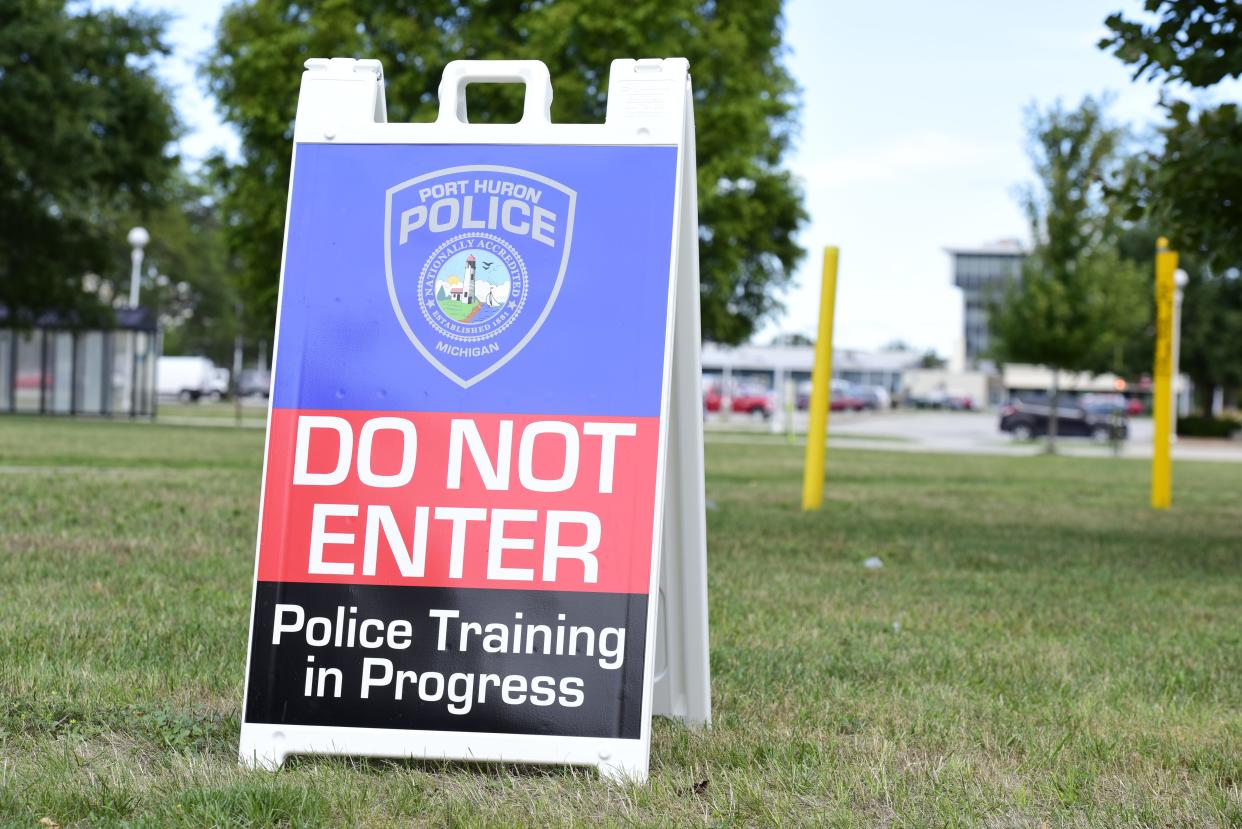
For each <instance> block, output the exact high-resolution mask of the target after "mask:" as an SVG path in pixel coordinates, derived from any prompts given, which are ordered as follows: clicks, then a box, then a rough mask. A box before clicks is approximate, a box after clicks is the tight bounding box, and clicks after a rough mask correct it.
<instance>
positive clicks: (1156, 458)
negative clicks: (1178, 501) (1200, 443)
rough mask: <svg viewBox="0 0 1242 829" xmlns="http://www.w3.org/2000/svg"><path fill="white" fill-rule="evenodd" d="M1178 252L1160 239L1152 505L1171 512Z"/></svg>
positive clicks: (1157, 285)
mask: <svg viewBox="0 0 1242 829" xmlns="http://www.w3.org/2000/svg"><path fill="white" fill-rule="evenodd" d="M1176 270H1177V252H1176V251H1172V250H1169V240H1168V239H1166V238H1164V237H1163V236H1161V237H1160V238H1159V239H1157V240H1156V360H1155V366H1154V370H1153V371H1152V379H1153V380H1154V381H1155V386H1156V389H1155V402H1154V405H1153V406H1152V410H1151V415H1152V420H1153V421H1155V439H1154V440H1155V443H1154V445H1153V446H1152V454H1151V505H1152V507H1154V508H1155V509H1168V508H1169V505H1170V504H1172V503H1173V460H1172V457H1171V455H1170V452H1171V443H1172V434H1173V295H1174V293H1175V292H1176V290H1177V287H1176V286H1175V285H1174V279H1173V272H1174V271H1176Z"/></svg>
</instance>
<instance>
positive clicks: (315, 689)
mask: <svg viewBox="0 0 1242 829" xmlns="http://www.w3.org/2000/svg"><path fill="white" fill-rule="evenodd" d="M478 83H521V84H525V108H524V114H523V116H522V119H521V121H519V122H518V123H516V124H470V123H469V122H468V118H467V106H466V90H467V85H468V84H478ZM551 99H552V88H551V84H550V82H549V78H548V71H547V68H546V67H545V66H544V65H543V64H542V63H541V62H539V61H455V62H453V63H451V64H449V65H448V67H447V68H446V69H445V72H444V76H443V80H442V82H441V85H440V113H439V118H438V119H437V120H436V121H435V122H434V123H425V124H419V123H387V117H386V107H385V100H384V82H383V72H382V69H381V66H380V64H379V62H378V61H372V60H357V61H356V60H348V59H336V58H334V59H332V60H311V61H307V64H306V72H305V73H304V74H303V76H302V88H301V94H300V97H299V100H298V110H297V122H296V128H295V134H294V156H293V157H294V163H293V172H292V178H291V182H290V193H289V212H288V216H287V219H286V229H285V247H284V258H283V262H282V266H281V288H280V309H279V316H278V321H277V334H276V356H275V365H274V372H275V374H274V382H273V389H272V398H271V401H272V402H271V410H270V416H269V421H268V435H267V446H266V459H265V465H264V478H263V495H262V499H261V505H260V518H259V532H258V543H257V548H258V549H257V554H256V569H255V585H254V599H253V610H252V617H251V627H250V645H249V658H248V665H247V672H246V696H245V703H244V711H243V717H242V728H241V745H240V755H241V759H242V762H244V763H247V764H252V765H260V766H265V767H273V766H276V765H279V764H280V763H281V762H283V760H284V758H285V757H286V756H287V755H289V754H300V753H333V754H358V755H369V756H384V757H422V758H436V759H463V760H497V761H513V762H534V763H569V764H580V765H594V766H597V767H598V768H599V769H600V771H601V772H602V773H603V774H605V775H608V776H612V777H619V778H626V779H631V780H643V779H645V778H646V775H647V769H648V759H649V755H650V742H651V716H652V714H653V713H655V714H665V715H670V716H675V717H679V718H681V719H683V720H685V721H686V722H687V723H690V724H706V723H708V721H709V719H710V710H711V708H710V705H711V703H710V682H709V675H708V657H707V587H706V543H705V526H704V494H703V434H702V401H701V397H700V395H701V391H700V388H701V386H700V371H699V303H698V296H699V278H698V221H697V209H696V203H695V157H694V122H693V109H692V104H691V96H690V79H689V71H688V66H687V63H686V61H685V60H683V59H668V60H639V61H634V60H618V61H615V62H614V63H613V65H612V70H611V75H610V80H609V97H608V111H607V118H606V121H605V122H604V123H603V124H554V123H551V121H550V118H549V111H550V106H551Z"/></svg>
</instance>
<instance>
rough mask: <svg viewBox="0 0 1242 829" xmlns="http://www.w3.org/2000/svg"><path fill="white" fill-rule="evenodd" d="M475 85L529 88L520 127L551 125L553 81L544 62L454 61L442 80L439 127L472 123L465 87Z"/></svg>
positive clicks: (446, 68)
mask: <svg viewBox="0 0 1242 829" xmlns="http://www.w3.org/2000/svg"><path fill="white" fill-rule="evenodd" d="M472 83H520V84H524V85H525V86H526V97H525V99H524V100H523V104H522V120H521V121H519V122H518V123H519V124H550V123H551V122H552V78H551V76H550V75H549V74H548V67H547V66H545V65H544V63H543V61H541V60H455V61H452V62H450V63H449V65H448V66H446V67H444V74H443V75H442V76H441V77H440V115H439V117H438V118H436V123H438V124H445V123H454V122H455V123H459V124H468V123H470V122H469V120H468V119H467V117H466V86H467V85H469V84H472Z"/></svg>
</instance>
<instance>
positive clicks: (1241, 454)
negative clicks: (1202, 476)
mask: <svg viewBox="0 0 1242 829" xmlns="http://www.w3.org/2000/svg"><path fill="white" fill-rule="evenodd" d="M998 421H999V416H998V415H997V414H996V413H994V412H941V411H907V410H894V411H889V412H833V413H832V414H831V416H830V418H829V424H828V434H829V443H831V444H833V445H840V446H845V447H849V446H853V447H857V448H866V449H887V450H891V451H907V452H943V453H949V454H971V455H977V454H984V455H1014V456H1022V455H1037V454H1039V453H1040V452H1042V451H1043V442H1042V441H1037V442H1031V443H1018V442H1016V441H1014V440H1012V439H1010V438H1009V437H1007V436H1005V435H1004V434H1003V433H1002V432H1000V430H999V429H998V428H997V423H998ZM793 427H794V430H795V432H804V431H805V430H806V413H805V412H797V413H795V415H794V423H793ZM707 428H708V430H709V431H711V432H716V431H737V430H744V431H756V432H765V431H770V430H771V428H772V427H771V424H770V423H765V422H763V421H759V420H755V419H752V418H749V417H746V416H744V415H734V416H732V417H730V418H729V419H728V420H727V421H722V420H721V419H720V417H719V416H718V415H715V414H713V415H709V417H708V424H707ZM1058 450H1059V451H1060V452H1061V453H1062V454H1065V455H1076V456H1083V457H1101V458H1104V457H1112V456H1113V450H1112V448H1111V447H1109V446H1102V445H1099V444H1095V443H1092V442H1091V441H1089V440H1087V439H1085V438H1062V439H1061V441H1060V442H1059V445H1058ZM1151 452H1152V421H1151V419H1150V418H1134V419H1132V420H1131V421H1130V439H1129V440H1128V441H1126V442H1125V444H1124V446H1123V447H1122V449H1121V456H1122V457H1127V458H1150V457H1151ZM1173 457H1174V458H1175V459H1178V460H1206V461H1226V462H1237V463H1242V441H1237V440H1232V441H1228V440H1200V439H1186V438H1183V439H1181V440H1179V441H1177V443H1176V444H1174V447H1173Z"/></svg>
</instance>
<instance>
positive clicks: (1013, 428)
mask: <svg viewBox="0 0 1242 829" xmlns="http://www.w3.org/2000/svg"><path fill="white" fill-rule="evenodd" d="M1051 413H1052V407H1051V406H1050V405H1049V403H1048V401H1047V400H1046V399H1039V400H1013V401H1010V402H1009V403H1008V404H1006V405H1005V406H1004V407H1002V408H1001V419H1000V429H1001V431H1002V432H1008V433H1009V434H1011V435H1013V437H1014V438H1016V439H1017V440H1029V439H1031V438H1033V437H1039V436H1041V435H1046V434H1048V420H1049V415H1050V414H1051ZM1129 431H1130V430H1129V427H1128V425H1127V424H1126V418H1125V415H1124V414H1122V413H1120V412H1118V411H1117V410H1116V409H1114V408H1113V407H1112V406H1080V405H1078V404H1076V403H1062V404H1061V405H1060V406H1058V407H1057V434H1058V435H1060V436H1064V437H1087V438H1091V439H1092V440H1095V441H1098V442H1099V443H1104V442H1105V441H1107V440H1109V439H1114V440H1125V439H1126V438H1127V437H1128V436H1129Z"/></svg>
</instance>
